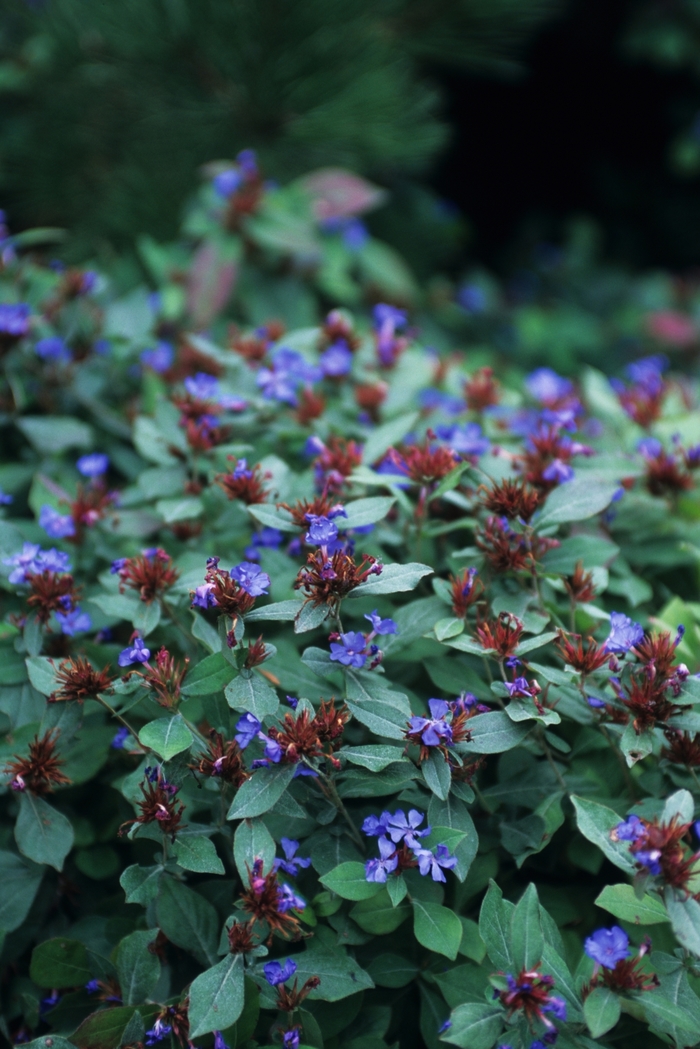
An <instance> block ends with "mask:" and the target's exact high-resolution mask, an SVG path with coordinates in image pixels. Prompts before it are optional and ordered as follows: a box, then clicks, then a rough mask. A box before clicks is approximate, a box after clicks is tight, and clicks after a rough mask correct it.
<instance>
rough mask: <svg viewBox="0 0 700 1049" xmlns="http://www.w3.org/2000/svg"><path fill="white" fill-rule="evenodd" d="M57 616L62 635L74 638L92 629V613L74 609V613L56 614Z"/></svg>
mask: <svg viewBox="0 0 700 1049" xmlns="http://www.w3.org/2000/svg"><path fill="white" fill-rule="evenodd" d="M55 615H56V619H57V621H58V625H59V626H60V628H61V633H62V634H66V635H67V636H68V637H73V635H74V634H78V633H81V634H82V633H85V631H87V630H90V628H91V627H92V619H91V618H90V613H89V612H82V611H81V610H80V609H79V608H74V609H73V610H72V612H56V613H55Z"/></svg>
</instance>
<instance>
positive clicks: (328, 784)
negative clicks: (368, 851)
mask: <svg viewBox="0 0 700 1049" xmlns="http://www.w3.org/2000/svg"><path fill="white" fill-rule="evenodd" d="M310 767H311V766H310ZM317 771H318V770H317ZM318 778H319V781H320V786H321V789H322V790H323V793H324V794H325V795H326V797H327V798H329V800H330V801H332V802H333V804H334V805H335V807H336V809H337V810H338V812H339V813H340V815H341V816H342V817H343V819H344V820H345V822H346V823H347V825H348V829H349V831H350V837H351V838H352V839H353V841H354V842H355V844H356V845H357V846H358V847H359V848H360V849H361V851H362V852H365V843H364V841H363V839H362V837H361V835H360V832H359V831H358V829H357V827H356V826H355V824H354V823H353V822H352V820H351V818H350V813H349V812H348V810H347V809H346V808H345V805H344V804H343V800H342V798H341V797H340V795H339V794H338V791H337V789H336V786H335V783H334V782H333V780H332V779H331V777H330V776H326V775H325V773H323V772H319V773H318Z"/></svg>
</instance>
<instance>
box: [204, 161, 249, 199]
mask: <svg viewBox="0 0 700 1049" xmlns="http://www.w3.org/2000/svg"><path fill="white" fill-rule="evenodd" d="M242 184H243V174H242V173H241V172H240V171H239V170H238V168H226V170H225V171H220V172H219V174H218V175H215V176H214V179H213V181H212V186H213V187H214V190H215V191H216V192H217V193H218V194H219V196H220V197H223V198H224V199H225V200H227V199H228V198H229V197H230V196H231V194H232V193H235V192H236V190H238V189H240V187H241V185H242Z"/></svg>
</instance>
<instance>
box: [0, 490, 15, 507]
mask: <svg viewBox="0 0 700 1049" xmlns="http://www.w3.org/2000/svg"><path fill="white" fill-rule="evenodd" d="M14 501H15V497H14V495H8V493H7V492H3V490H2V488H0V506H9V505H10V503H14Z"/></svg>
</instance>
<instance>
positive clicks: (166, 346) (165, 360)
mask: <svg viewBox="0 0 700 1049" xmlns="http://www.w3.org/2000/svg"><path fill="white" fill-rule="evenodd" d="M174 360H175V347H174V346H173V345H172V343H170V342H159V343H157V344H156V346H155V347H154V349H152V350H144V351H143V352H142V354H141V363H142V364H143V365H144V366H145V367H146V368H151V369H152V370H153V371H154V372H158V374H162V373H163V372H167V370H168V368H170V367H171V366H172V363H173V361H174Z"/></svg>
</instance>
